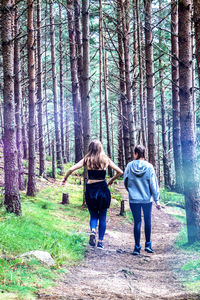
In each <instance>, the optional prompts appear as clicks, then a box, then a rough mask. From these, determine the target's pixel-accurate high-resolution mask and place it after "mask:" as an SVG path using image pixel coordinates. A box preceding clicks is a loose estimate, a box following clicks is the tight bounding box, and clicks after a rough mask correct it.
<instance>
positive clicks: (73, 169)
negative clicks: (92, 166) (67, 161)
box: [62, 158, 84, 185]
mask: <svg viewBox="0 0 200 300" xmlns="http://www.w3.org/2000/svg"><path fill="white" fill-rule="evenodd" d="M83 162H84V158H83V159H81V160H80V161H79V162H78V163H77V164H75V165H74V166H72V167H71V168H69V170H68V171H67V173H66V174H65V177H64V179H63V181H62V185H64V184H65V182H66V181H67V178H68V177H69V176H70V175H71V174H72V173H73V172H74V171H75V170H78V169H80V168H82V167H83Z"/></svg>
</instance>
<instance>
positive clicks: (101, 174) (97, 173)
mask: <svg viewBox="0 0 200 300" xmlns="http://www.w3.org/2000/svg"><path fill="white" fill-rule="evenodd" d="M105 177H106V170H88V179H91V180H93V179H94V180H95V179H97V180H104V179H105Z"/></svg>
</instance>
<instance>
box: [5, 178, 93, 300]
mask: <svg viewBox="0 0 200 300" xmlns="http://www.w3.org/2000/svg"><path fill="white" fill-rule="evenodd" d="M62 193H69V201H70V204H69V205H67V206H63V205H61V204H60V202H61V201H62ZM82 195H83V193H82V188H81V187H80V186H78V185H71V184H68V183H67V184H66V186H65V187H61V186H58V187H56V186H51V187H47V188H45V189H44V190H42V191H40V192H39V193H38V194H37V195H36V196H35V197H27V196H26V195H25V193H22V194H21V203H22V212H23V215H22V217H16V216H15V215H13V214H9V213H6V212H5V210H4V207H3V206H2V207H1V209H0V299H12V294H13V293H14V295H18V296H17V299H31V297H34V293H36V292H37V291H38V289H39V288H46V287H47V286H49V285H53V282H54V280H55V278H56V277H57V276H58V275H59V274H60V272H65V271H66V266H69V265H71V264H74V263H75V262H76V261H79V260H81V259H83V257H84V252H85V244H86V239H87V233H86V232H87V230H88V218H89V217H88V211H87V210H86V209H82V208H81V205H82ZM31 250H44V251H48V252H49V253H50V254H51V256H52V257H53V259H54V260H55V263H56V265H55V267H51V268H48V267H46V266H45V265H42V264H41V263H40V262H39V261H37V260H31V261H26V262H25V261H23V260H22V259H21V258H20V255H21V254H23V253H25V252H28V251H31ZM1 295H3V298H1Z"/></svg>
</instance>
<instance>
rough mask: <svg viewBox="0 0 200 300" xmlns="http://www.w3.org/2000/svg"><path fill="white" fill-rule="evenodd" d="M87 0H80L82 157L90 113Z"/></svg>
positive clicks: (86, 141)
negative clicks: (81, 37) (81, 31)
mask: <svg viewBox="0 0 200 300" xmlns="http://www.w3.org/2000/svg"><path fill="white" fill-rule="evenodd" d="M88 10H89V0H82V30H83V73H82V83H83V94H82V120H83V142H84V155H85V154H86V153H87V151H88V146H89V143H90V139H91V124H90V123H91V112H90V52H89V46H90V38H89V11H88Z"/></svg>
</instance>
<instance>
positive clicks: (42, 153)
mask: <svg viewBox="0 0 200 300" xmlns="http://www.w3.org/2000/svg"><path fill="white" fill-rule="evenodd" d="M37 56H38V57H37V63H38V70H37V72H38V73H37V104H38V130H39V132H38V133H39V160H40V167H39V175H40V176H42V175H43V174H44V172H45V147H44V130H43V93H42V49H41V0H37Z"/></svg>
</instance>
